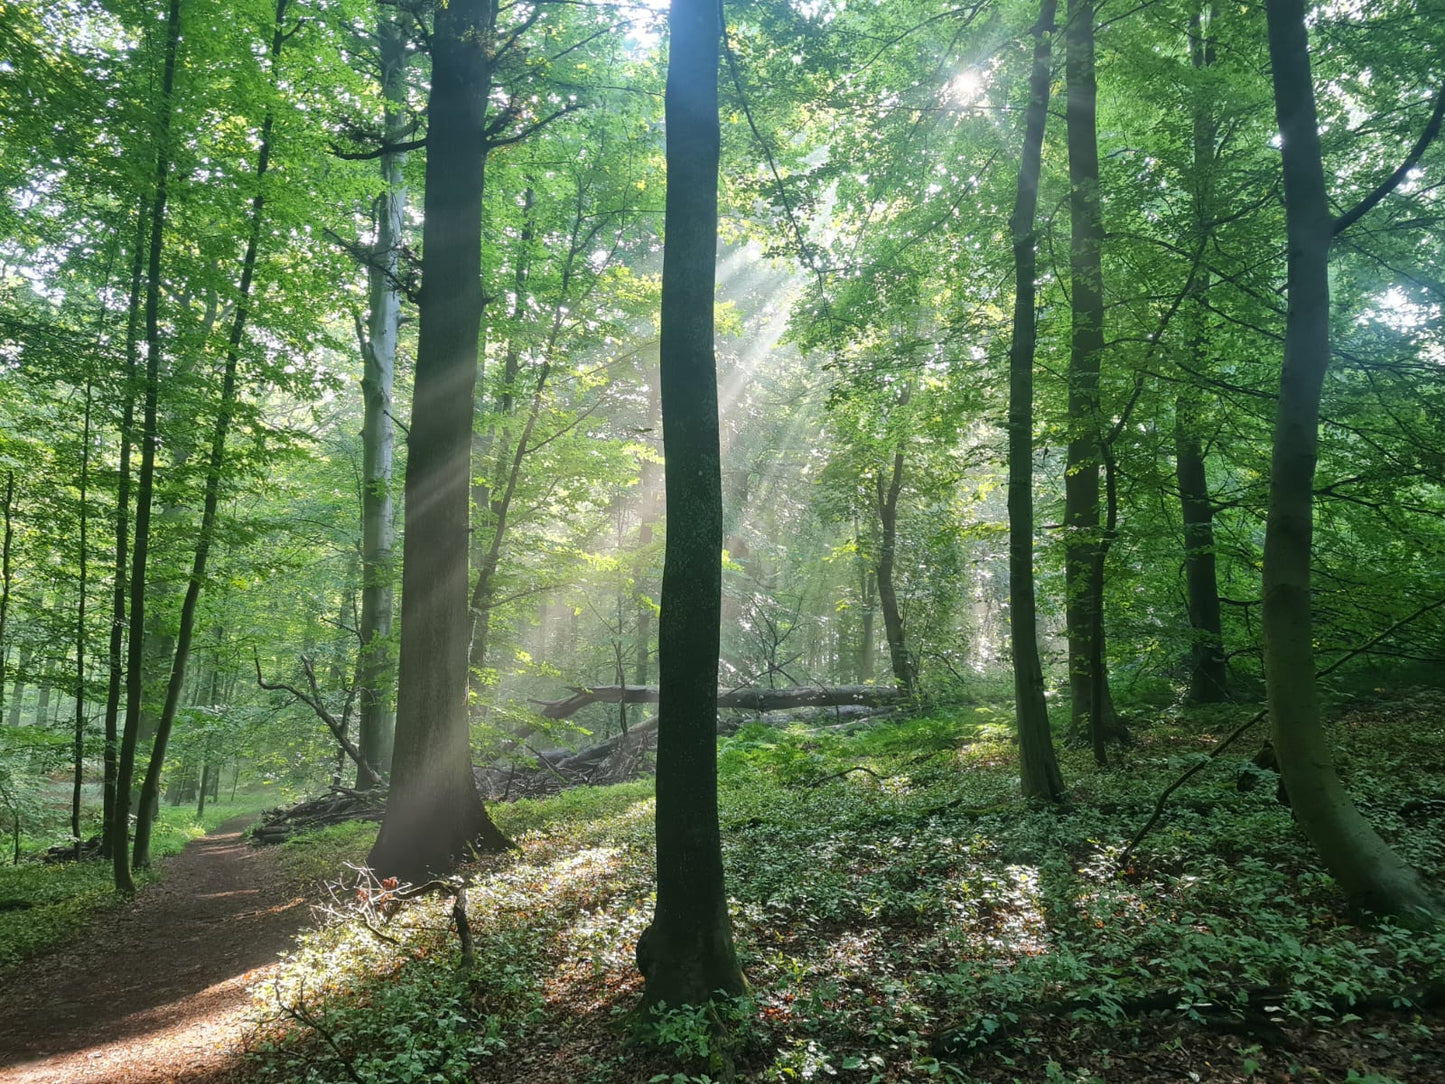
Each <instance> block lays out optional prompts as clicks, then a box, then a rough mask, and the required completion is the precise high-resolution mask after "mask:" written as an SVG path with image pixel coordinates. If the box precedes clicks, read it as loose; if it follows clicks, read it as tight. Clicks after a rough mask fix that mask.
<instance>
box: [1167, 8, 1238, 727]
mask: <svg viewBox="0 0 1445 1084" xmlns="http://www.w3.org/2000/svg"><path fill="white" fill-rule="evenodd" d="M1214 17H1215V5H1214V4H1213V3H1210V4H1209V6H1208V7H1207V9H1206V13H1196V14H1195V16H1194V19H1193V22H1192V24H1191V26H1190V32H1189V52H1190V56H1191V58H1192V60H1193V64H1194V67H1195V69H1196V70H1198V71H1203V70H1205V69H1207V68H1209V67H1210V66H1212V65H1213V64H1214V37H1213V30H1212V24H1213V21H1214ZM1206 18H1207V22H1206ZM1217 128H1218V124H1217V122H1216V120H1215V116H1214V107H1213V104H1212V103H1211V102H1208V101H1204V100H1200V98H1199V97H1197V96H1196V99H1195V107H1194V169H1193V178H1192V180H1193V183H1194V186H1195V187H1194V220H1195V223H1196V226H1195V228H1196V230H1197V232H1198V235H1199V243H1200V244H1201V245H1204V244H1207V243H1208V240H1209V231H1210V223H1211V221H1212V220H1213V216H1214V210H1213V208H1214V141H1215V138H1216V134H1217ZM1189 293H1190V295H1191V297H1192V298H1193V300H1194V303H1195V304H1194V308H1195V310H1196V317H1195V319H1196V326H1195V329H1194V336H1193V343H1192V349H1191V352H1192V354H1193V360H1194V365H1195V368H1196V370H1199V369H1202V367H1203V366H1204V363H1205V335H1204V323H1205V320H1206V319H1207V316H1206V313H1207V308H1208V302H1209V272H1208V271H1207V270H1206V269H1204V268H1202V267H1200V268H1196V269H1195V271H1194V281H1192V282H1191V283H1190V284H1189ZM1202 413H1203V410H1202V396H1201V394H1200V392H1199V390H1198V389H1196V388H1192V387H1189V388H1185V389H1184V390H1183V391H1181V392H1180V394H1179V395H1178V396H1177V397H1176V399H1175V401H1174V465H1175V476H1176V478H1177V479H1178V482H1179V506H1180V512H1181V514H1182V518H1183V521H1184V588H1185V593H1186V598H1187V600H1188V609H1189V628H1190V648H1189V689H1188V692H1187V693H1186V699H1187V700H1188V702H1189V703H1191V704H1217V703H1222V702H1224V701H1226V700H1228V699H1229V683H1228V672H1227V669H1226V660H1225V655H1224V627H1223V622H1222V615H1221V613H1220V605H1219V578H1218V575H1217V572H1216V569H1215V560H1214V505H1213V504H1212V503H1211V502H1210V499H1209V477H1208V473H1207V470H1206V464H1205V459H1204V443H1203V440H1202V438H1201V435H1200V432H1199V426H1200V418H1201V415H1202Z"/></svg>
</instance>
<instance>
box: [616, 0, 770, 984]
mask: <svg viewBox="0 0 1445 1084" xmlns="http://www.w3.org/2000/svg"><path fill="white" fill-rule="evenodd" d="M720 16H721V5H720V4H718V3H716V0H672V9H671V14H670V17H669V21H668V25H669V27H670V29H671V33H672V39H671V46H670V49H671V53H670V56H669V58H668V66H667V101H666V114H667V205H666V212H665V214H666V218H665V225H664V234H665V238H666V239H665V241H664V244H663V255H662V426H663V438H662V439H663V454H664V460H665V463H666V467H665V473H664V477H665V485H666V492H667V549H666V556H665V558H664V563H663V573H662V613H661V617H660V619H659V628H658V651H659V658H658V676H659V679H660V683H661V702H660V704H659V709H658V720H659V725H658V742H657V907H656V909H655V911H654V912H653V916H652V925H650V926H649V927H648V928H647V929H646V930H644V931H643V933H642V937H641V938H640V939H639V940H638V943H637V964H638V969H639V970H640V971H641V972H642V974H643V977H644V979H645V980H646V989H645V992H644V1000H645V1002H646V1003H647V1004H649V1005H657V1004H661V1003H666V1004H668V1005H672V1006H678V1005H689V1004H690V1005H701V1004H703V1003H705V1002H707V1001H709V1000H711V999H712V998H713V997H715V996H717V995H718V994H719V993H722V994H724V995H733V994H740V993H742V991H743V988H744V982H743V975H742V971H741V969H740V968H739V967H738V962H737V956H736V955H735V953H734V951H733V939H732V924H731V920H730V919H729V917H728V910H727V893H726V889H725V885H724V881H723V865H722V845H721V838H720V834H719V830H718V819H717V732H716V726H717V722H716V720H717V664H718V651H719V647H720V643H719V623H720V620H721V617H722V470H721V466H720V452H719V433H718V404H717V365H716V358H715V355H714V352H713V351H714V345H713V335H714V323H713V320H714V311H713V306H714V301H715V298H714V293H715V284H716V275H717V185H718V157H719V139H720V137H719V130H718V103H717V74H718V60H719V41H720V38H721V34H722V27H721V25H720V23H719V19H720Z"/></svg>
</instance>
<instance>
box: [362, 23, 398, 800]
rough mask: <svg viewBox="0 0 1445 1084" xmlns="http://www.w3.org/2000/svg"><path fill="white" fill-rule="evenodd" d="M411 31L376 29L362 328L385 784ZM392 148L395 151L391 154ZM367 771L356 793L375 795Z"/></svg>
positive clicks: (376, 735) (369, 620)
mask: <svg viewBox="0 0 1445 1084" xmlns="http://www.w3.org/2000/svg"><path fill="white" fill-rule="evenodd" d="M405 26H406V23H405V21H404V19H403V18H402V17H401V16H391V15H388V14H386V13H385V12H384V11H383V12H382V13H381V14H380V15H379V16H378V20H377V31H376V36H377V54H378V62H379V63H380V66H381V92H382V97H383V99H384V100H385V103H386V106H385V112H384V117H383V130H382V140H383V153H382V155H381V177H382V184H383V188H382V191H381V194H380V195H379V196H378V197H377V200H376V243H375V244H374V245H373V246H372V250H371V254H370V256H371V258H370V260H369V261H368V266H367V279H368V282H367V299H368V302H369V307H370V311H369V315H368V318H367V324H366V327H365V328H362V326H361V322H360V320H359V319H358V321H357V336H358V338H359V339H360V340H361V356H362V364H363V367H364V373H363V376H362V381H361V394H362V400H363V403H364V407H365V409H364V415H363V420H362V423H361V445H362V453H361V454H362V468H361V628H360V629H358V630H357V635H358V637H359V638H360V640H361V646H360V649H359V650H360V652H361V659H360V660H359V662H358V665H357V675H356V681H357V685H358V686H359V687H360V688H359V692H358V696H359V699H360V701H361V716H360V724H359V734H358V741H357V744H358V746H359V748H360V751H361V755H362V757H363V758H364V759H365V760H366V762H367V763H368V764H370V765H371V766H372V767H374V768H375V769H376V770H377V771H379V772H381V773H383V774H385V773H386V772H387V770H388V769H389V767H390V765H391V752H392V740H393V738H394V734H395V725H396V720H395V718H394V716H393V715H392V711H391V696H392V684H393V682H394V680H395V676H396V667H395V666H394V665H393V645H392V642H391V640H392V637H391V622H392V613H393V610H394V600H395V592H394V581H395V569H394V568H393V567H392V549H393V547H394V545H395V542H396V538H395V535H396V531H395V527H394V525H393V522H392V520H393V512H392V501H391V486H392V482H391V476H392V451H393V448H394V444H395V434H394V432H393V428H392V414H391V411H392V388H393V385H394V384H395V380H396V347H397V338H398V333H399V332H400V329H401V285H400V281H399V279H398V273H399V269H400V267H401V247H402V240H403V235H402V228H403V221H402V220H403V215H404V212H405V210H406V183H405V177H404V173H403V170H404V167H405V164H406V152H405V151H401V150H397V149H395V148H396V145H397V144H399V143H401V142H402V141H403V140H404V139H405V137H406V112H405V110H406V70H407V38H406V33H405ZM387 148H390V149H387ZM371 785H372V784H371V778H370V777H369V776H368V775H367V774H366V773H365V772H363V771H361V770H360V768H358V769H357V773H356V787H357V789H358V790H363V789H366V788H368V787H370V786H371Z"/></svg>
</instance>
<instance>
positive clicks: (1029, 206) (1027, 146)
mask: <svg viewBox="0 0 1445 1084" xmlns="http://www.w3.org/2000/svg"><path fill="white" fill-rule="evenodd" d="M1057 9H1058V2H1057V0H1042V3H1041V5H1040V12H1039V21H1038V22H1037V23H1036V24H1035V29H1034V64H1033V72H1032V74H1031V75H1030V77H1029V107H1028V121H1027V127H1026V129H1025V132H1024V146H1023V153H1022V155H1021V156H1020V160H1019V182H1018V195H1017V198H1016V199H1015V200H1014V211H1013V219H1012V222H1011V228H1012V233H1013V255H1014V279H1015V286H1014V311H1013V341H1012V343H1011V344H1010V347H1009V409H1008V434H1009V441H1008V445H1009V447H1008V520H1009V595H1010V603H1009V638H1010V644H1011V647H1012V650H1013V667H1014V699H1015V704H1016V706H1015V710H1016V711H1017V713H1018V728H1019V775H1020V783H1021V786H1022V789H1023V793H1024V797H1026V798H1045V799H1048V800H1049V801H1056V800H1058V799H1059V798H1061V797H1063V793H1064V780H1063V776H1062V775H1061V774H1060V772H1059V765H1058V761H1057V760H1056V759H1055V757H1054V742H1053V735H1052V734H1050V732H1049V713H1048V709H1047V707H1046V706H1045V704H1044V674H1043V668H1042V667H1041V666H1040V665H1039V645H1038V617H1037V612H1036V611H1037V607H1036V604H1035V601H1034V503H1033V502H1034V492H1033V487H1034V471H1033V465H1034V345H1035V342H1036V339H1037V334H1038V333H1037V329H1036V327H1035V315H1034V299H1035V284H1034V279H1035V277H1036V275H1037V261H1038V254H1037V251H1036V249H1037V238H1036V235H1035V226H1034V214H1035V211H1036V209H1037V207H1038V199H1039V173H1040V169H1041V164H1042V152H1043V143H1044V124H1045V122H1046V121H1047V119H1048V107H1049V58H1050V53H1051V48H1050V40H1051V38H1052V35H1053V30H1054V14H1055V12H1056V11H1057Z"/></svg>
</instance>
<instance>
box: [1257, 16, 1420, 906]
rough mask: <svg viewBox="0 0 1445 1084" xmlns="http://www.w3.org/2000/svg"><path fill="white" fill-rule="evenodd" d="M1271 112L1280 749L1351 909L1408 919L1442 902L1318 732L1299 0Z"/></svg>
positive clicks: (1310, 295) (1277, 28)
mask: <svg viewBox="0 0 1445 1084" xmlns="http://www.w3.org/2000/svg"><path fill="white" fill-rule="evenodd" d="M1266 13H1267V17H1268V22H1269V54H1270V62H1271V65H1272V68H1273V71H1274V98H1275V115H1276V117H1277V118H1278V121H1279V130H1280V135H1281V137H1282V139H1283V144H1282V155H1283V163H1284V198H1285V226H1286V232H1287V238H1288V247H1289V257H1288V274H1289V283H1288V285H1289V308H1288V314H1287V316H1286V320H1285V344H1284V367H1283V370H1282V371H1281V374H1280V390H1279V405H1278V412H1277V414H1276V420H1275V432H1274V458H1273V463H1272V467H1271V471H1270V498H1269V520H1268V523H1267V526H1266V528H1265V542H1264V660H1265V678H1266V682H1267V686H1268V691H1269V714H1270V723H1271V726H1272V729H1273V736H1274V749H1275V754H1276V755H1277V757H1278V758H1279V764H1280V772H1281V774H1282V775H1283V777H1284V784H1285V787H1286V788H1287V789H1288V791H1289V797H1290V805H1291V808H1292V809H1293V810H1294V814H1295V817H1296V818H1297V819H1298V820H1299V823H1300V826H1301V827H1302V828H1303V829H1304V831H1305V834H1306V835H1308V836H1309V838H1310V841H1311V842H1312V843H1313V844H1314V845H1315V848H1316V849H1317V850H1318V851H1319V854H1320V858H1321V859H1322V860H1323V862H1324V864H1325V866H1326V868H1328V869H1329V871H1330V873H1331V874H1332V875H1333V876H1334V878H1335V879H1336V880H1337V881H1338V882H1339V884H1340V887H1341V888H1342V889H1343V890H1344V891H1345V894H1346V895H1347V896H1348V897H1349V899H1350V902H1351V904H1352V905H1353V906H1355V907H1356V908H1357V909H1359V910H1360V911H1362V912H1365V913H1376V914H1389V915H1394V916H1397V917H1399V918H1401V919H1402V920H1404V921H1406V922H1412V923H1423V922H1429V921H1431V920H1438V919H1439V918H1440V917H1441V915H1442V914H1445V905H1442V902H1441V901H1440V900H1439V899H1437V898H1435V897H1433V896H1432V895H1431V894H1430V893H1429V891H1428V890H1427V889H1426V887H1425V885H1424V884H1423V883H1422V881H1421V880H1420V877H1419V875H1418V874H1417V873H1416V872H1415V871H1414V870H1413V869H1411V868H1410V866H1408V865H1407V864H1406V863H1404V862H1403V861H1401V859H1400V858H1399V857H1398V856H1397V855H1396V854H1395V852H1394V851H1392V850H1391V849H1390V848H1389V846H1388V845H1387V844H1386V843H1385V841H1384V840H1382V839H1381V838H1380V837H1379V835H1378V834H1377V833H1376V832H1375V830H1374V829H1373V828H1372V827H1371V826H1370V825H1369V823H1368V822H1367V821H1366V820H1365V818H1364V817H1362V816H1361V815H1360V813H1359V811H1358V810H1357V809H1356V808H1355V806H1354V804H1353V803H1352V802H1351V801H1350V799H1349V796H1348V795H1347V794H1346V793H1345V789H1344V787H1343V786H1342V785H1341V783H1340V779H1339V776H1338V775H1337V774H1336V772H1335V768H1334V762H1333V759H1332V757H1331V754H1330V749H1329V746H1328V744H1327V743H1326V741H1325V737H1324V732H1323V729H1322V728H1321V726H1320V717H1319V702H1318V699H1317V689H1316V686H1315V680H1314V673H1315V658H1314V645H1313V639H1312V634H1313V629H1312V615H1311V611H1310V544H1311V540H1312V535H1313V522H1312V514H1313V507H1312V504H1313V495H1314V494H1313V490H1314V476H1315V463H1316V456H1317V443H1318V430H1319V410H1320V395H1321V390H1322V386H1323V384H1324V377H1325V371H1326V369H1327V368H1328V366H1329V360H1330V327H1329V320H1330V293H1329V256H1330V242H1331V238H1332V236H1333V233H1334V230H1335V227H1336V223H1335V220H1334V219H1333V218H1332V217H1331V215H1330V209H1329V200H1328V196H1327V195H1326V191H1325V178H1324V168H1323V163H1322V158H1321V153H1320V142H1319V125H1318V121H1317V119H1316V113H1315V102H1314V86H1313V83H1312V77H1311V73H1310V60H1309V39H1308V35H1307V33H1306V30H1305V7H1304V3H1303V0H1268V2H1267V4H1266Z"/></svg>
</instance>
